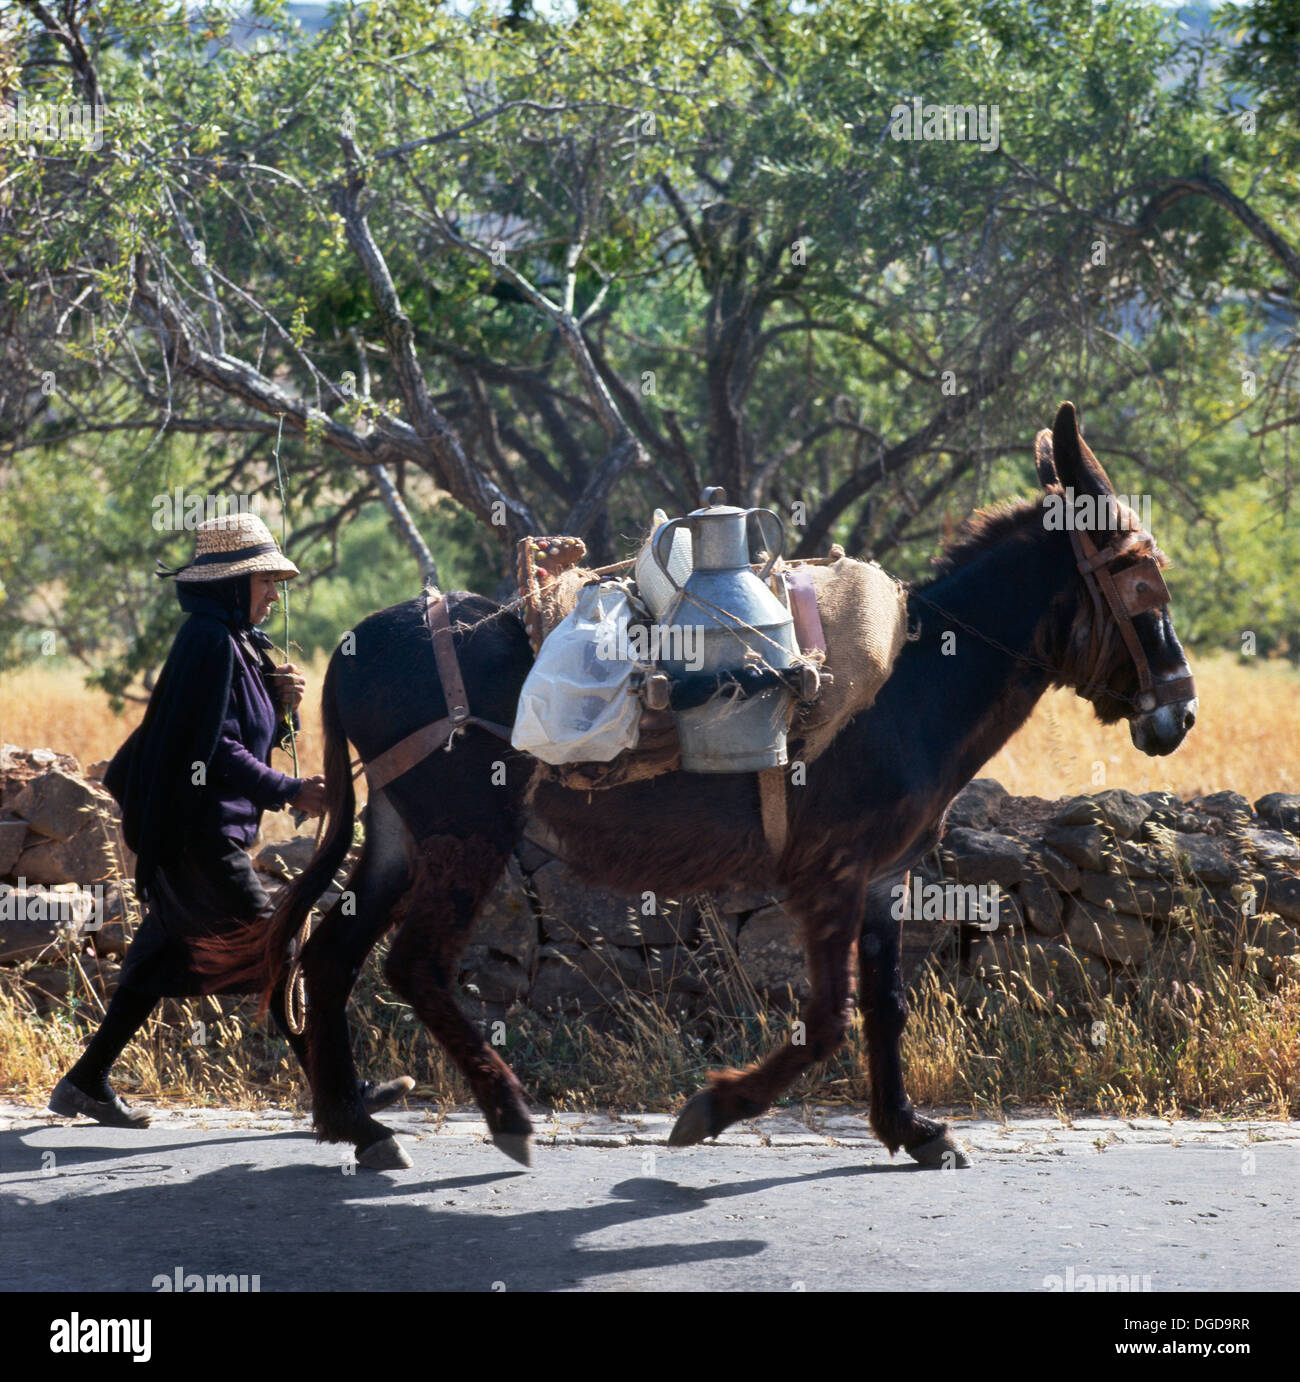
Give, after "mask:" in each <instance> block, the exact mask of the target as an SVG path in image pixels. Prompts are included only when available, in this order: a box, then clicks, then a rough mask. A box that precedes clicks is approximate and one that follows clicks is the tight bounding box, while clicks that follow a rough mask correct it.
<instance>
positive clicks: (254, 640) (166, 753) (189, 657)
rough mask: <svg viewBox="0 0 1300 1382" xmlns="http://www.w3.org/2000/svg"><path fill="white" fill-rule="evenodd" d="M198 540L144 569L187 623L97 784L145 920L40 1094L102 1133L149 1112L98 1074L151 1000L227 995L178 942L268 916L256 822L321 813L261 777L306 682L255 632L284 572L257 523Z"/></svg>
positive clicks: (317, 786)
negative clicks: (74, 1058) (172, 583)
mask: <svg viewBox="0 0 1300 1382" xmlns="http://www.w3.org/2000/svg"><path fill="white" fill-rule="evenodd" d="M197 539H198V540H197V546H196V551H195V556H194V560H193V561H191V562H190V563H189V564H188V565H186V566H183V567H181V568H179V569H178V570H176V571H166V570H163V569H161V568H160V570H159V572H158V574H159V575H160V576H173V577H175V580H176V595H177V599H178V600H179V601H180V606H181V608H182V609H183V610H184V611H185V612H186V613H187V614H188V615H189V617H188V618H187V619H186V621H185V623H184V624H183V625H182V626H181V629H180V631H179V632H178V633H177V635H176V640H175V642H174V643H173V644H172V647H171V651H170V653H169V654H168V656H167V661H166V663H165V664H164V665H163V669H162V672H161V674H160V675H159V678H158V682H157V684H156V686H155V687H154V690H153V694H152V695H151V697H150V699H149V706H148V709H147V710H146V711H145V716H144V719H143V721H142V722H141V724H140V727H139V728H138V729H137V730H135V732H134V733H133V734H132V735H131V736H130V738H129V739H127V741H126V743H124V744H123V745H122V747H121V748H120V749H119V750H118V751H117V753H116V755H115V756H114V758H113V760H112V762H111V763H110V764H109V767H108V771H107V772H106V773H105V775H104V785H105V786H106V787H107V788H108V789H109V791H110V792H112V794H113V796H114V797H115V798H116V800H117V802H118V804H119V806H121V808H122V831H123V835H124V836H125V838H126V842H127V844H128V846H129V847H130V848H131V849H132V850H134V852H135V855H136V892H137V896H138V897H139V898H140V900H141V902H142V903H144V904H147V910H146V913H145V919H144V921H143V923H142V925H141V927H140V929H139V931H138V932H137V933H136V936H135V939H134V940H133V941H132V943H131V945H130V947H129V948H128V950H127V953H126V958H125V960H124V961H123V964H122V973H121V976H120V979H119V983H118V987H117V990H116V992H115V993H114V995H113V998H112V1000H111V1001H110V1002H109V1005H108V1008H107V1010H106V1011H105V1013H104V1019H103V1021H102V1022H101V1023H100V1026H99V1030H98V1031H97V1032H96V1033H95V1035H94V1036H93V1037H92V1038H91V1039H90V1042H89V1043H88V1045H87V1046H86V1050H85V1052H84V1053H83V1054H82V1057H81V1059H80V1060H79V1061H78V1062H77V1063H76V1065H74V1066H73V1067H72V1069H71V1070H69V1071H68V1073H67V1074H66V1075H65V1076H64V1077H63V1079H61V1080H60V1081H59V1083H58V1085H57V1086H56V1087H55V1089H54V1093H53V1094H52V1095H51V1097H50V1109H51V1111H52V1112H54V1113H57V1114H62V1115H65V1116H67V1117H72V1116H74V1115H76V1114H78V1113H81V1114H85V1115H86V1116H87V1117H89V1118H94V1119H96V1120H97V1121H98V1122H100V1123H106V1124H108V1125H109V1126H112V1127H125V1128H143V1127H148V1125H149V1121H150V1119H149V1115H148V1114H147V1113H144V1112H143V1111H140V1110H131V1109H129V1108H128V1107H127V1106H126V1104H124V1103H123V1101H122V1100H121V1099H120V1098H119V1097H118V1095H116V1094H115V1093H114V1092H113V1090H112V1087H111V1086H110V1085H109V1082H108V1075H109V1071H110V1070H111V1069H112V1067H113V1064H114V1062H115V1061H116V1060H117V1058H118V1057H119V1056H120V1055H121V1053H122V1051H123V1050H124V1049H125V1048H126V1045H127V1043H128V1042H129V1041H130V1040H131V1038H132V1037H133V1036H134V1035H135V1034H136V1032H138V1031H139V1030H140V1028H141V1027H142V1026H143V1025H144V1023H145V1021H146V1019H147V1018H148V1016H149V1014H150V1013H151V1012H152V1011H153V1009H154V1007H155V1005H156V1004H157V1003H158V1001H159V999H160V998H164V997H169V998H181V997H191V996H193V995H195V994H201V993H230V992H237V991H238V990H237V989H235V988H233V987H222V986H221V985H220V984H219V982H216V981H214V980H212V979H211V978H210V977H207V976H205V975H202V974H200V973H199V972H198V971H197V970H196V969H195V967H194V962H193V957H192V955H191V952H190V947H189V944H188V942H189V940H190V939H194V938H199V937H207V936H219V935H222V934H223V933H227V932H229V931H230V930H232V929H236V928H242V927H244V926H247V925H249V924H250V923H256V922H258V921H259V920H262V919H264V918H265V917H267V916H268V915H269V914H270V912H271V902H270V899H269V898H268V897H267V894H266V890H265V889H264V888H263V887H262V884H261V882H260V880H259V879H258V877H257V874H256V873H255V872H254V870H253V865H252V861H251V859H250V858H249V856H248V854H247V852H246V851H247V848H248V846H249V845H251V844H252V843H253V840H254V839H255V838H256V835H257V831H258V827H259V826H260V824H261V819H262V812H263V811H272V810H280V809H281V808H282V807H284V806H286V805H288V806H293V807H295V808H296V809H297V810H300V811H304V812H306V813H307V814H308V815H311V816H319V815H321V814H322V812H323V810H324V801H325V779H324V778H323V777H321V776H319V775H317V776H315V777H311V778H298V777H288V776H286V775H285V774H284V773H281V772H277V771H276V770H275V769H274V768H272V767H271V766H270V754H271V749H272V748H273V747H279V748H283V747H285V745H286V743H287V742H288V740H289V736H290V734H291V732H292V728H296V727H297V715H296V708H297V706H298V705H299V704H301V702H302V697H303V693H304V691H305V689H306V680H305V678H304V677H303V675H302V673H301V672H300V671H299V670H298V668H297V667H295V666H294V665H293V664H292V663H286V664H284V665H283V666H282V667H279V668H277V667H276V665H275V664H274V663H273V662H272V660H271V658H270V655H269V651H268V650H269V649H270V648H271V647H272V646H273V645H272V643H271V640H270V639H269V638H268V637H267V636H266V635H265V634H264V633H262V632H261V631H260V630H259V629H258V627H257V625H259V624H260V623H261V622H262V621H263V620H264V619H265V618H266V617H267V615H269V614H270V612H271V608H272V606H273V605H274V604H276V602H277V601H278V600H279V598H280V597H279V594H278V592H277V591H276V588H275V583H276V581H277V580H290V579H292V577H294V576H296V575H298V574H299V572H298V568H297V567H296V566H295V565H294V564H293V562H291V561H289V560H288V558H287V557H285V556H284V555H283V554H282V553H281V552H280V549H279V548H278V547H277V546H276V542H275V539H274V538H273V537H272V536H271V533H270V530H269V529H268V528H267V526H266V524H265V523H263V522H262V520H261V519H260V518H258V517H257V516H256V515H255V514H236V515H232V516H230V517H229V518H216V519H211V520H209V521H208V522H206V523H200V524H199V525H198V529H197ZM291 727H292V728H291ZM283 998H284V995H283V992H280V993H277V994H276V997H275V1001H274V1002H273V1003H272V1005H271V1013H272V1015H273V1017H274V1019H275V1022H276V1025H277V1026H278V1027H279V1028H280V1030H281V1032H282V1033H283V1034H284V1036H285V1037H286V1038H287V1039H288V1041H289V1043H290V1045H291V1046H292V1047H293V1049H294V1052H295V1053H296V1054H297V1056H298V1059H299V1061H302V1059H303V1056H304V1052H305V1049H306V1048H305V1043H304V1042H303V1040H302V1038H301V1037H299V1036H295V1035H294V1034H293V1033H291V1032H290V1031H289V1030H288V1028H287V1025H286V1023H285V1019H284V1012H283V1009H284V1002H283ZM413 1087H414V1081H413V1080H411V1079H409V1078H408V1077H406V1076H402V1077H401V1078H400V1079H397V1080H390V1081H388V1082H387V1083H386V1084H384V1085H379V1086H375V1085H372V1084H371V1083H370V1082H369V1081H366V1082H364V1083H363V1084H362V1086H361V1096H362V1101H363V1103H364V1104H365V1106H366V1108H367V1109H368V1110H374V1109H377V1108H383V1107H384V1106H385V1105H387V1104H390V1103H392V1102H393V1100H394V1099H397V1098H399V1097H400V1096H401V1095H402V1094H404V1093H405V1092H406V1091H407V1090H409V1089H411V1088H413Z"/></svg>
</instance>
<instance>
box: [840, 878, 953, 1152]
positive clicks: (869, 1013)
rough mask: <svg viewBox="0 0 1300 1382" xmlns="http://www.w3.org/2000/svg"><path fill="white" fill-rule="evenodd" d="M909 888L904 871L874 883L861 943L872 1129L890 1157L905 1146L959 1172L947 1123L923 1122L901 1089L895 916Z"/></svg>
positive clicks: (903, 1017)
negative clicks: (898, 904) (886, 1148)
mask: <svg viewBox="0 0 1300 1382" xmlns="http://www.w3.org/2000/svg"><path fill="white" fill-rule="evenodd" d="M907 885H908V871H907V870H906V869H901V870H899V871H898V872H897V873H892V874H889V875H886V876H885V877H883V878H878V879H877V880H876V881H875V882H874V883H872V884H871V886H870V887H869V888H868V889H867V904H866V910H865V912H864V914H863V918H862V932H861V935H860V936H859V938H858V971H859V981H858V1006H859V1008H860V1009H861V1011H862V1017H863V1021H864V1023H865V1025H866V1029H867V1060H868V1065H869V1067H870V1073H871V1128H872V1131H873V1132H874V1133H875V1134H876V1136H877V1137H878V1138H879V1139H880V1140H881V1141H882V1142H883V1143H884V1144H885V1146H886V1147H888V1148H889V1150H890V1152H891V1154H892V1153H893V1152H896V1151H897V1150H898V1149H899V1147H903V1148H905V1149H906V1151H907V1153H908V1154H909V1155H910V1156H912V1157H913V1158H915V1160H917V1161H919V1162H920V1163H921V1165H922V1166H937V1167H941V1168H943V1169H955V1168H957V1167H965V1166H969V1165H970V1159H969V1157H967V1155H966V1153H965V1151H964V1150H963V1149H962V1146H961V1144H960V1143H959V1142H958V1141H957V1140H956V1139H955V1138H954V1137H953V1135H952V1133H951V1131H950V1130H949V1128H948V1126H947V1124H945V1123H935V1122H933V1121H932V1120H931V1119H929V1118H922V1117H921V1115H920V1114H918V1113H917V1112H916V1111H915V1109H913V1107H912V1104H911V1101H910V1100H909V1099H908V1097H907V1091H906V1090H905V1089H904V1088H903V1057H902V1050H901V1046H902V1039H903V1026H904V1024H905V1023H906V1021H907V998H906V996H905V993H904V989H903V977H902V972H901V969H900V967H899V942H900V938H901V929H902V928H901V923H900V922H899V921H898V920H897V919H896V917H895V916H894V911H895V908H894V899H895V898H897V897H906V896H907V892H906V889H907ZM900 887H901V888H902V889H903V892H901V893H899V892H898V891H897V889H898V888H900Z"/></svg>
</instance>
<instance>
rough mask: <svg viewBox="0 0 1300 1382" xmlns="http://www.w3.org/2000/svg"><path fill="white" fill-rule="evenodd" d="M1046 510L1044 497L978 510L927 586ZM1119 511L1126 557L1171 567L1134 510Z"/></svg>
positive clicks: (935, 561) (955, 537)
mask: <svg viewBox="0 0 1300 1382" xmlns="http://www.w3.org/2000/svg"><path fill="white" fill-rule="evenodd" d="M1042 509H1043V495H1041V494H1040V495H1037V496H1036V497H1035V498H1033V499H1003V500H1000V501H999V502H998V503H996V504H990V505H988V506H987V507H986V508H983V509H976V510H975V512H974V513H973V514H971V516H970V517H969V518H968V519H966V520H965V522H963V523H962V525H961V527H960V528H958V529H957V531H956V533H955V534H954V535H953V536H952V538H951V539H950V540H949V542H948V543H947V545H946V546H945V547H944V549H943V551H942V552H940V553H939V555H938V556H937V557H935V558H934V559H933V561H932V562H931V565H932V566H933V568H934V575H933V576H932V577H931V578H930V580H929V581H928V582H927V584H928V585H933V584H934V583H935V582H937V581H940V580H942V579H943V578H944V577H945V576H950V575H952V573H953V572H954V571H959V570H960V569H961V568H962V567H963V566H966V565H968V564H969V563H970V562H972V561H974V560H975V559H976V558H977V557H979V556H981V555H982V554H983V553H985V552H987V551H988V550H989V549H990V548H992V547H996V546H997V545H998V544H999V543H1000V542H1003V541H1004V540H1006V539H1007V538H1010V537H1012V536H1014V535H1016V534H1017V533H1018V532H1019V531H1020V530H1021V529H1022V528H1023V527H1024V526H1025V525H1026V522H1027V520H1029V519H1030V518H1033V519H1034V520H1035V522H1038V521H1039V520H1040V518H1041V514H1042ZM1119 509H1120V512H1121V513H1122V514H1123V515H1125V519H1126V522H1127V524H1128V534H1129V535H1128V540H1127V541H1126V542H1124V544H1123V545H1124V547H1125V549H1126V555H1131V556H1135V557H1138V556H1150V557H1154V558H1155V560H1156V562H1157V563H1158V564H1159V565H1160V566H1162V567H1163V566H1168V564H1169V558H1168V557H1166V556H1165V554H1164V553H1163V552H1162V551H1161V550H1160V548H1159V547H1158V546H1157V544H1156V541H1155V539H1154V538H1153V537H1152V536H1151V534H1150V533H1148V532H1145V531H1144V530H1143V529H1142V527H1141V524H1140V523H1139V522H1138V517H1137V515H1136V514H1135V513H1134V512H1133V510H1132V509H1131V508H1129V506H1128V505H1127V504H1124V503H1122V502H1121V503H1120V504H1119ZM1102 541H1104V539H1102Z"/></svg>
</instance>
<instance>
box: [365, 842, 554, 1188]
mask: <svg viewBox="0 0 1300 1382" xmlns="http://www.w3.org/2000/svg"><path fill="white" fill-rule="evenodd" d="M508 853H509V847H508V845H507V844H503V843H501V842H496V841H493V840H492V839H490V838H489V837H487V836H486V835H475V836H472V837H470V838H468V839H464V838H461V837H459V836H455V835H435V836H432V837H431V838H429V839H426V840H423V841H421V844H420V852H419V857H418V858H417V861H416V866H415V881H414V883H413V884H412V886H411V890H410V892H409V893H408V894H407V896H406V897H405V898H404V899H403V902H402V907H401V910H402V913H403V915H404V918H405V919H404V920H403V922H402V925H401V929H400V930H399V931H398V933H397V935H396V937H395V938H394V940H393V945H392V948H391V950H390V951H389V953H388V961H387V964H386V967H385V969H386V973H387V975H388V980H389V983H391V984H392V986H393V988H394V989H395V990H396V991H397V992H398V993H399V994H401V995H402V997H403V998H405V999H406V1001H407V1002H408V1003H410V1005H411V1006H412V1007H413V1008H414V1009H415V1011H416V1013H417V1014H418V1015H419V1017H420V1018H421V1020H422V1021H423V1022H424V1023H425V1025H426V1026H427V1027H428V1028H429V1031H430V1032H431V1033H432V1035H433V1036H434V1038H435V1039H436V1040H437V1041H439V1042H440V1043H441V1044H442V1047H443V1049H444V1050H445V1051H446V1052H447V1054H448V1055H449V1056H450V1057H451V1058H452V1060H453V1061H454V1062H455V1064H456V1068H457V1069H458V1070H459V1071H460V1072H461V1074H462V1075H464V1076H465V1078H466V1080H468V1081H469V1086H470V1088H471V1089H472V1090H473V1092H474V1098H475V1099H476V1100H477V1101H478V1105H479V1107H480V1108H481V1109H482V1110H483V1115H484V1117H485V1118H486V1120H487V1125H488V1131H489V1132H491V1134H492V1140H493V1141H494V1142H495V1143H496V1145H497V1146H498V1147H500V1148H501V1150H502V1151H503V1152H505V1153H506V1155H507V1156H510V1157H513V1158H514V1159H515V1160H516V1161H519V1162H522V1163H523V1164H524V1165H525V1166H527V1165H528V1164H529V1149H528V1138H529V1136H530V1134H531V1133H532V1130H533V1125H532V1120H531V1119H530V1118H529V1117H528V1108H527V1106H526V1104H525V1103H524V1092H523V1088H522V1086H521V1085H520V1083H519V1081H518V1080H517V1079H516V1078H515V1075H514V1072H513V1071H512V1070H511V1069H510V1067H509V1066H508V1065H507V1064H506V1063H505V1062H504V1061H503V1060H502V1059H501V1058H500V1056H498V1055H497V1054H496V1053H495V1052H494V1051H493V1050H492V1048H491V1047H490V1046H489V1045H488V1044H487V1042H486V1041H485V1040H484V1039H483V1036H482V1034H481V1033H480V1032H479V1031H478V1030H477V1029H476V1028H475V1027H474V1024H473V1023H472V1022H470V1020H469V1019H468V1018H467V1017H466V1016H465V1014H464V1013H463V1012H462V1011H461V1008H460V1005H459V1003H458V1002H457V1001H456V981H457V977H458V974H459V969H460V957H461V955H462V953H463V952H464V950H465V946H466V945H467V944H468V942H469V938H470V934H471V932H472V930H473V926H474V919H475V917H476V916H477V915H478V911H479V908H480V907H481V906H482V905H483V900H484V898H485V897H486V896H487V895H488V893H489V892H490V891H491V890H492V887H493V885H494V884H495V883H496V881H497V878H498V877H499V876H500V874H501V869H502V867H503V866H504V864H505V861H506V858H507V856H508Z"/></svg>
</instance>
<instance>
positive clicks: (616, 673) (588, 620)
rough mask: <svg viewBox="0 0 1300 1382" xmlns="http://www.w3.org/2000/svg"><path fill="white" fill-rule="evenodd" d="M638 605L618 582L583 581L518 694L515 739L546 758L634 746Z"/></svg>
mask: <svg viewBox="0 0 1300 1382" xmlns="http://www.w3.org/2000/svg"><path fill="white" fill-rule="evenodd" d="M632 614H633V610H632V605H631V601H630V600H629V598H628V592H627V591H626V590H625V589H624V588H623V587H622V585H620V584H618V583H617V582H606V583H604V584H600V585H588V586H584V587H583V588H582V589H581V590H580V591H579V592H578V599H577V602H576V603H575V605H574V607H573V611H572V613H570V614H568V615H566V616H565V617H564V618H563V619H562V620H561V621H560V622H559V623H558V624H557V625H556V626H555V628H554V629H553V630H552V631H551V633H550V634H548V635H547V638H546V641H545V642H544V643H543V644H542V649H541V651H540V652H539V653H538V654H537V660H536V661H535V662H534V663H533V669H532V671H531V672H529V673H528V677H527V679H526V680H525V681H524V686H523V690H522V691H521V692H520V693H519V708H518V710H517V711H516V712H515V727H514V733H513V734H512V735H511V737H510V742H511V743H512V744H513V745H514V746H515V748H517V749H522V750H523V751H524V752H525V753H531V754H532V755H533V756H534V757H535V758H540V759H541V760H542V762H543V763H608V762H609V760H610V759H611V758H616V757H617V756H618V755H619V754H620V753H622V752H623V750H624V749H630V748H635V747H636V742H637V736H638V732H639V728H640V723H641V701H640V698H639V697H638V696H636V695H635V694H634V692H633V688H632V684H631V683H632V674H633V672H635V670H636V663H635V661H634V660H633V658H632V656H631V652H630V649H629V646H628V638H627V626H628V621H629V619H630V618H631V617H632Z"/></svg>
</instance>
